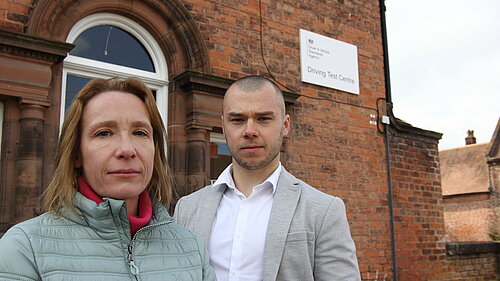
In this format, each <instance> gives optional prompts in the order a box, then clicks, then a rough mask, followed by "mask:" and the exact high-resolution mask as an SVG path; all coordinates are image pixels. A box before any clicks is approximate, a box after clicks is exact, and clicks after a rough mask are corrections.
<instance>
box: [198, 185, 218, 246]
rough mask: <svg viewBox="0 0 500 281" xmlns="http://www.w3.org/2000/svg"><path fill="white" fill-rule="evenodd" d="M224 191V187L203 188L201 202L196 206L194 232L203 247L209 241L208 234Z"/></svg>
mask: <svg viewBox="0 0 500 281" xmlns="http://www.w3.org/2000/svg"><path fill="white" fill-rule="evenodd" d="M225 190H226V186H225V185H220V186H216V187H213V186H210V187H207V188H205V190H204V192H203V194H202V195H201V198H200V200H201V201H203V202H202V203H201V204H198V215H197V216H196V223H195V225H194V232H195V233H196V234H198V236H199V237H200V238H201V239H203V241H204V242H205V245H208V241H209V240H210V233H211V232H212V224H213V221H214V218H215V214H216V213H217V207H218V206H219V203H220V200H221V198H222V194H223V193H224V191H225Z"/></svg>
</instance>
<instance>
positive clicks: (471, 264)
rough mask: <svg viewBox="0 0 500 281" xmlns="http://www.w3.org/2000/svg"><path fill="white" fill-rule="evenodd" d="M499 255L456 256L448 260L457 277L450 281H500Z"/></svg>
mask: <svg viewBox="0 0 500 281" xmlns="http://www.w3.org/2000/svg"><path fill="white" fill-rule="evenodd" d="M499 258H500V257H499V255H498V253H482V254H469V255H454V256H450V257H449V258H448V259H449V261H450V263H451V265H452V269H453V271H454V272H455V273H457V275H458V276H457V277H456V278H453V279H450V280H460V281H468V280H470V281H494V280H499V278H500V272H499V271H500V270H499V269H498V261H499Z"/></svg>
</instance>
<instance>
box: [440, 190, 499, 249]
mask: <svg viewBox="0 0 500 281" xmlns="http://www.w3.org/2000/svg"><path fill="white" fill-rule="evenodd" d="M490 197H491V195H490V194H488V193H482V194H469V195H466V194H464V195H457V196H453V197H448V198H445V199H443V203H444V221H445V225H446V236H447V239H446V240H447V241H451V242H459V241H490V236H489V234H490V231H491V224H492V222H493V221H494V220H495V219H494V218H495V216H494V213H493V210H492V209H491V208H490V204H491V199H490Z"/></svg>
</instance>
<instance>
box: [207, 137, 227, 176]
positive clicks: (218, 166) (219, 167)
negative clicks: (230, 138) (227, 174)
mask: <svg viewBox="0 0 500 281" xmlns="http://www.w3.org/2000/svg"><path fill="white" fill-rule="evenodd" d="M231 161H232V158H231V154H229V149H228V147H227V144H225V143H216V142H212V143H210V179H211V180H212V181H213V180H216V179H217V178H218V177H219V175H220V174H221V173H222V171H224V169H226V167H227V166H229V164H231Z"/></svg>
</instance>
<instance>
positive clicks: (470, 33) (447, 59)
mask: <svg viewBox="0 0 500 281" xmlns="http://www.w3.org/2000/svg"><path fill="white" fill-rule="evenodd" d="M385 3H386V8H387V11H386V18H387V33H388V34H387V36H388V42H389V60H390V72H391V91H392V100H393V104H394V114H395V116H396V117H397V118H399V119H402V120H404V121H406V122H408V123H410V124H412V125H413V126H415V127H419V128H422V129H426V130H431V131H435V132H440V133H443V138H442V139H441V140H440V142H439V149H446V148H453V147H458V146H463V145H465V140H464V139H465V137H466V136H467V133H466V132H467V130H474V135H475V137H476V139H477V142H478V143H482V142H489V141H490V140H491V137H492V135H493V131H494V130H495V126H496V124H497V121H498V118H499V117H500V16H499V15H500V1H498V0H478V1H465V0H434V1H430V0H418V1H415V0H386V1H385Z"/></svg>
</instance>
